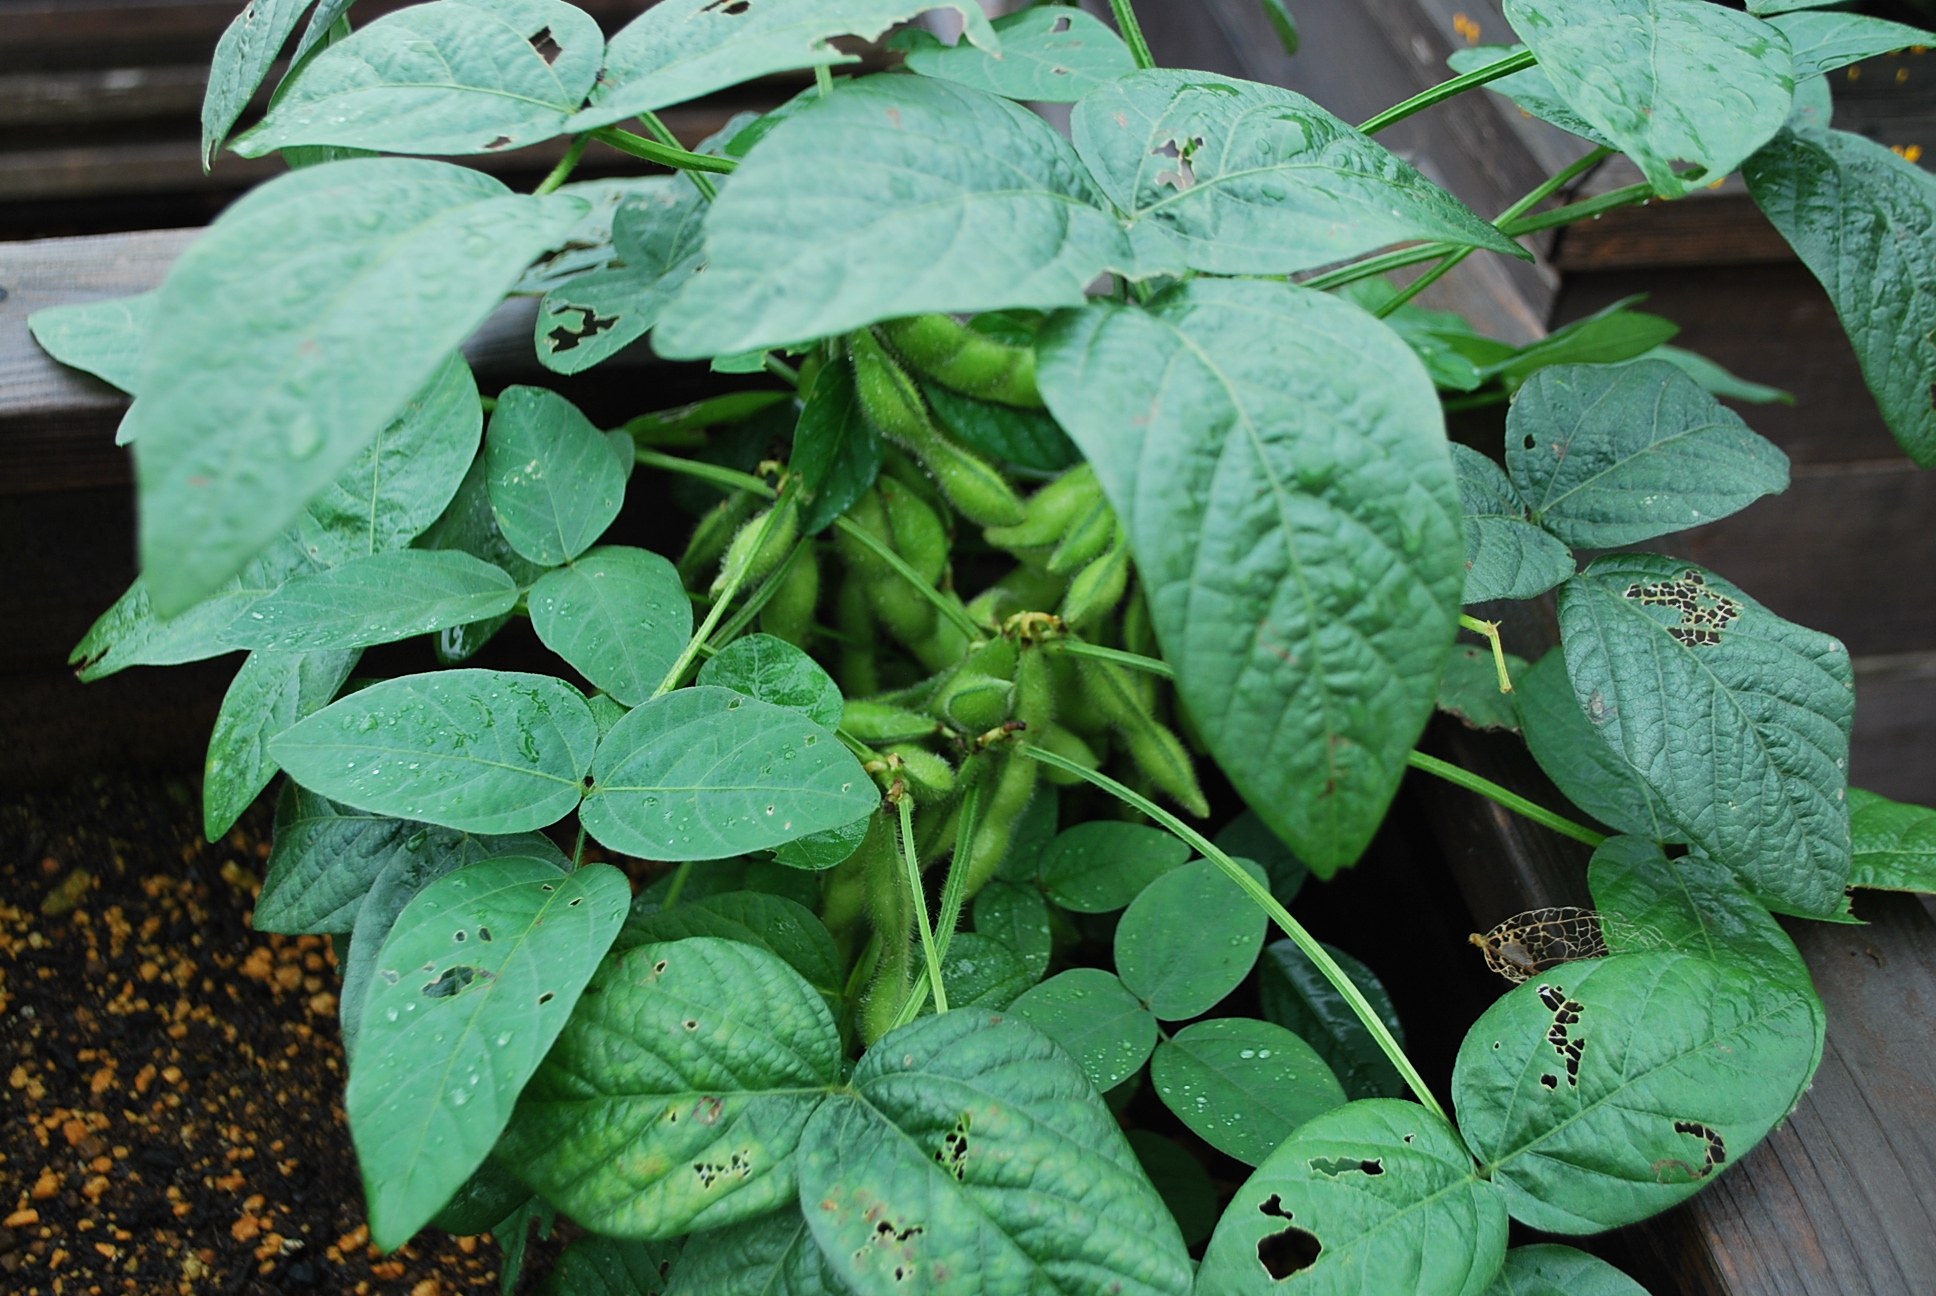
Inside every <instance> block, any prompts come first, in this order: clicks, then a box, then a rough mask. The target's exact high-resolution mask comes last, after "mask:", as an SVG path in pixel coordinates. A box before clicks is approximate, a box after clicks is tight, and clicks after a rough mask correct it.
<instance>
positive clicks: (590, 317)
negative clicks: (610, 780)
mask: <svg viewBox="0 0 1936 1296" xmlns="http://www.w3.org/2000/svg"><path fill="white" fill-rule="evenodd" d="M574 311H575V312H577V313H578V315H579V317H580V318H579V320H578V322H577V323H576V324H560V325H559V326H558V327H557V328H555V329H553V330H551V332H549V333H547V334H545V341H546V342H548V343H550V345H551V352H552V354H553V355H556V354H557V353H558V352H560V351H575V350H577V349H578V345H579V343H581V342H584V341H585V340H586V339H588V338H595V337H597V336H598V335H599V334H600V333H604V332H606V331H607V330H609V329H614V328H617V327H618V322H619V321H620V320H622V319H624V318H625V316H624V315H600V314H599V313H598V312H597V311H595V310H593V309H592V308H591V307H589V306H572V305H562V306H557V307H554V308H553V309H552V316H553V318H557V317H560V316H564V315H569V314H571V313H573V312H574ZM590 781H591V780H590V779H587V780H586V782H588V783H589V782H590Z"/></svg>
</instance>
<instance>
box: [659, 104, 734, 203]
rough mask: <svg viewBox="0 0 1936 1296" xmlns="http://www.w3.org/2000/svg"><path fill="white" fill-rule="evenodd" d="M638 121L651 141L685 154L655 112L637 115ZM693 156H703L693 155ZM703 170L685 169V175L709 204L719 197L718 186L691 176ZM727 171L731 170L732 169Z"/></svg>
mask: <svg viewBox="0 0 1936 1296" xmlns="http://www.w3.org/2000/svg"><path fill="white" fill-rule="evenodd" d="M639 120H640V121H642V122H644V123H645V128H646V129H647V130H649V131H651V132H652V138H653V139H655V140H657V141H659V143H661V144H663V145H665V146H666V147H667V148H671V149H678V150H679V151H680V152H682V153H683V152H685V148H684V147H683V146H682V145H681V144H680V143H679V137H678V136H677V135H674V134H673V133H672V128H671V127H669V126H667V125H666V124H665V123H664V122H663V121H660V120H659V114H657V113H655V112H642V113H640V114H639ZM694 156H703V155H701V154H695V155H694ZM719 160H720V161H722V162H724V161H727V160H728V159H726V158H721V159H719ZM738 165H739V163H738V162H737V161H734V162H733V167H737V166H738ZM704 169H705V168H703V167H693V168H690V169H687V173H688V174H689V175H691V177H692V187H693V188H695V189H697V190H698V191H699V192H700V194H701V195H703V196H704V197H705V199H706V201H707V202H711V201H712V200H713V199H715V198H717V197H719V186H718V185H716V184H714V183H713V182H712V180H711V178H710V177H707V176H704V175H698V174H693V173H694V172H698V171H703V170H704ZM727 169H728V170H731V169H732V167H729V168H727Z"/></svg>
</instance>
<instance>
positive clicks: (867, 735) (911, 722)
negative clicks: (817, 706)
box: [840, 698, 940, 747]
mask: <svg viewBox="0 0 1936 1296" xmlns="http://www.w3.org/2000/svg"><path fill="white" fill-rule="evenodd" d="M840 727H841V728H842V729H845V730H846V731H847V732H848V733H850V734H852V735H853V736H854V737H856V738H858V739H860V740H861V741H862V742H864V743H866V744H867V745H868V746H870V747H875V746H879V745H881V744H882V743H904V742H916V741H919V740H920V739H922V738H931V737H933V736H934V734H935V731H936V730H938V729H939V728H940V726H939V725H937V724H936V723H935V722H934V720H933V718H932V717H930V716H924V715H922V714H921V713H920V712H918V711H909V710H907V709H905V708H903V707H897V706H890V705H888V704H887V703H885V702H869V701H867V700H865V699H862V698H849V699H848V700H847V703H846V706H845V708H844V710H843V711H842V712H841V717H840Z"/></svg>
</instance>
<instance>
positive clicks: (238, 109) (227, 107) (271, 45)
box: [202, 0, 349, 171]
mask: <svg viewBox="0 0 1936 1296" xmlns="http://www.w3.org/2000/svg"><path fill="white" fill-rule="evenodd" d="M309 4H310V0H249V3H247V4H245V5H243V6H242V12H241V13H238V14H237V15H235V18H234V19H233V20H232V21H231V22H230V23H229V25H228V27H227V29H226V30H224V31H223V33H222V38H221V39H220V40H219V41H217V42H216V43H215V59H214V62H212V63H211V64H210V65H209V69H208V89H207V90H206V91H205V92H204V94H203V97H202V169H203V170H204V171H206V170H207V169H208V168H210V167H212V166H214V165H215V155H216V154H218V153H220V152H221V151H222V142H223V141H224V140H226V139H227V138H228V137H229V131H230V130H232V129H233V128H234V126H235V123H236V122H237V121H238V120H239V119H240V118H241V116H242V114H243V113H244V112H245V111H247V109H248V106H249V100H251V99H253V98H254V97H255V92H256V90H257V89H259V88H260V87H261V85H262V79H263V78H264V77H266V76H268V75H269V69H270V68H271V67H272V66H274V65H275V61H276V56H277V55H279V54H281V53H282V47H283V46H284V45H286V44H288V42H289V34H290V33H291V32H293V31H295V30H296V24H297V23H298V22H300V21H302V16H303V11H304V10H305V9H307V8H309ZM348 7H349V6H348V3H347V0H334V3H332V0H323V4H322V8H323V9H331V8H334V9H336V10H337V11H338V12H341V11H342V10H343V9H346V8H348ZM321 16H322V15H321V13H320V12H319V13H318V14H317V17H321ZM331 21H332V22H333V21H335V20H334V18H332V19H331ZM323 26H324V27H325V28H327V27H328V26H329V24H328V23H324V24H323ZM310 43H311V42H310V40H309V38H308V37H307V36H305V37H304V39H303V42H302V45H303V48H305V49H307V47H308V46H309V44H310ZM300 57H301V54H298V55H297V58H300ZM294 61H295V60H293V59H292V60H291V62H292V63H293V62H294Z"/></svg>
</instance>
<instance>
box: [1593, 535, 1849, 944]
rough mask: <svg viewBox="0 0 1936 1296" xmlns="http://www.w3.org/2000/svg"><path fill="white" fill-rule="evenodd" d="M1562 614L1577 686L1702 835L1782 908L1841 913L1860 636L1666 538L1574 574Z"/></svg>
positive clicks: (1668, 802)
mask: <svg viewBox="0 0 1936 1296" xmlns="http://www.w3.org/2000/svg"><path fill="white" fill-rule="evenodd" d="M1559 616H1560V636H1561V640H1562V643H1563V644H1564V646H1565V648H1566V669H1567V674H1568V675H1569V676H1571V678H1572V681H1573V693H1574V696H1575V697H1577V698H1578V699H1579V701H1580V705H1581V706H1583V707H1584V708H1586V713H1587V718H1588V719H1589V720H1590V721H1592V723H1593V724H1594V726H1595V727H1596V728H1597V729H1598V730H1599V731H1600V736H1601V737H1602V738H1604V739H1605V740H1606V741H1607V742H1608V743H1609V744H1611V745H1612V747H1613V749H1614V751H1615V752H1617V753H1619V754H1620V755H1623V756H1624V757H1625V758H1626V760H1627V762H1628V764H1630V765H1632V766H1633V767H1634V769H1635V771H1636V772H1637V773H1638V774H1639V776H1640V778H1641V779H1642V780H1643V781H1644V782H1645V783H1646V784H1647V787H1648V789H1649V791H1651V792H1652V793H1653V794H1654V796H1655V797H1656V798H1658V800H1659V803H1660V805H1661V807H1662V809H1663V810H1664V811H1665V813H1666V815H1667V817H1668V818H1669V819H1671V820H1672V821H1673V823H1674V824H1675V826H1676V827H1678V828H1679V829H1680V830H1681V831H1682V832H1684V833H1685V834H1686V835H1687V838H1688V840H1689V841H1690V842H1692V843H1693V844H1695V845H1697V846H1699V847H1701V848H1702V849H1703V850H1705V851H1706V852H1707V853H1708V854H1709V855H1711V856H1713V857H1714V858H1715V859H1717V860H1719V861H1721V862H1722V863H1723V864H1726V865H1727V866H1728V867H1729V868H1731V869H1733V870H1734V871H1735V873H1736V874H1738V875H1739V876H1740V877H1741V878H1742V880H1743V882H1744V883H1745V884H1746V885H1747V886H1748V887H1749V889H1751V890H1752V891H1754V892H1755V894H1756V896H1757V897H1758V898H1759V899H1760V900H1761V901H1762V902H1763V903H1765V904H1767V905H1769V907H1771V908H1775V909H1779V910H1781V911H1783V912H1795V913H1802V914H1813V915H1818V916H1826V915H1832V914H1835V913H1839V912H1840V911H1841V910H1842V908H1843V907H1844V901H1843V898H1842V892H1843V889H1844V888H1845V887H1846V886H1847V885H1848V880H1849V810H1848V804H1847V799H1846V798H1847V786H1848V774H1847V770H1848V753H1849V729H1850V725H1851V723H1852V721H1853V717H1854V712H1855V678H1854V672H1853V669H1852V667H1851V665H1850V663H1849V654H1848V650H1847V649H1846V648H1844V647H1843V646H1842V645H1841V644H1840V643H1839V642H1837V641H1836V640H1835V639H1834V638H1833V637H1831V636H1829V635H1825V634H1820V633H1818V632H1816V631H1813V630H1808V629H1805V628H1803V627H1802V626H1798V625H1796V624H1794V623H1793V622H1791V621H1784V620H1782V619H1781V618H1780V617H1778V616H1775V615H1774V614H1773V613H1772V612H1769V611H1768V610H1767V609H1766V608H1764V607H1762V606H1761V605H1760V604H1759V603H1756V602H1755V601H1754V600H1753V599H1751V598H1749V597H1748V596H1747V595H1746V594H1744V593H1742V592H1741V590H1740V589H1739V588H1737V587H1736V586H1734V585H1732V584H1730V583H1729V582H1727V581H1724V580H1722V579H1721V578H1720V577H1719V576H1716V575H1714V574H1713V573H1711V572H1707V571H1703V570H1702V569H1700V568H1698V567H1694V566H1691V565H1689V564H1686V563H1682V562H1679V561H1677V560H1675V559H1672V558H1667V557H1663V556H1659V555H1654V554H1616V555H1610V556H1608V557H1605V558H1601V559H1599V560H1597V561H1596V562H1595V563H1594V564H1593V565H1592V566H1590V567H1588V568H1587V569H1586V570H1585V571H1584V572H1582V573H1580V575H1578V576H1576V577H1574V578H1573V579H1572V580H1570V581H1568V582H1567V583H1566V584H1565V585H1564V586H1563V587H1562V588H1561V590H1560V601H1559Z"/></svg>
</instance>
